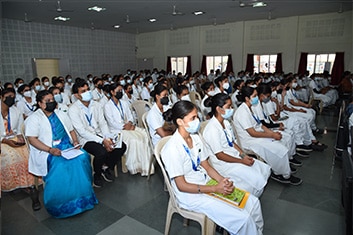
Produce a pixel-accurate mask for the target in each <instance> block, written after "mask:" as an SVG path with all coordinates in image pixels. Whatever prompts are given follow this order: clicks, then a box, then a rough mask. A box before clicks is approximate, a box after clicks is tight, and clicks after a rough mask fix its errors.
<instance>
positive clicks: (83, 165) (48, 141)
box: [26, 90, 98, 218]
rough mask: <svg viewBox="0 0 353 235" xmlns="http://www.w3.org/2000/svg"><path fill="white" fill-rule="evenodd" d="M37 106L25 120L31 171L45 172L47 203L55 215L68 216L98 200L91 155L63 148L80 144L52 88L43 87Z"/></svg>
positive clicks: (42, 174) (90, 207)
mask: <svg viewBox="0 0 353 235" xmlns="http://www.w3.org/2000/svg"><path fill="white" fill-rule="evenodd" d="M36 101H37V103H38V107H39V108H38V109H37V110H36V111H35V112H34V113H33V114H32V115H31V116H30V117H28V119H27V120H26V136H27V138H28V141H29V143H30V160H29V164H28V167H29V172H31V173H33V174H34V175H38V176H43V180H44V182H45V187H44V199H43V200H44V206H45V208H46V209H47V211H48V213H49V214H51V215H52V216H54V217H56V218H66V217H70V216H73V215H76V214H79V213H82V212H84V211H86V210H90V209H93V207H94V205H95V204H97V203H98V201H97V199H96V196H95V194H94V191H93V189H92V169H91V164H90V162H91V161H90V156H89V155H88V154H87V153H86V152H85V151H82V154H80V155H78V156H77V157H75V158H72V159H70V160H68V159H66V158H64V157H63V156H62V151H63V150H65V149H68V148H72V147H73V146H76V145H78V139H77V136H76V133H75V131H74V129H73V127H72V125H71V122H70V119H69V118H68V116H67V115H66V114H64V113H63V112H61V111H59V110H57V109H56V106H57V104H56V102H55V100H54V97H53V95H52V94H51V93H50V92H49V91H46V90H44V91H40V92H38V94H37V97H36Z"/></svg>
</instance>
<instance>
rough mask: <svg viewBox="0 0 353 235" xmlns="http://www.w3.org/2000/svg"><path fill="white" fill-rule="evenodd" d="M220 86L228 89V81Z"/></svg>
mask: <svg viewBox="0 0 353 235" xmlns="http://www.w3.org/2000/svg"><path fill="white" fill-rule="evenodd" d="M222 87H223V89H224V90H228V88H229V83H228V82H226V83H223V85H222Z"/></svg>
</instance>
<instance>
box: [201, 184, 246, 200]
mask: <svg viewBox="0 0 353 235" xmlns="http://www.w3.org/2000/svg"><path fill="white" fill-rule="evenodd" d="M217 184H218V182H217V181H216V180H214V179H211V180H210V181H208V182H207V184H206V185H217ZM246 193H247V192H246V191H244V190H241V189H238V188H234V190H233V192H232V193H231V194H228V195H223V194H221V193H210V194H211V195H212V196H215V197H217V198H220V199H222V200H224V201H226V202H228V203H231V204H234V205H236V206H239V205H240V203H241V202H242V201H243V199H244V198H245V195H246Z"/></svg>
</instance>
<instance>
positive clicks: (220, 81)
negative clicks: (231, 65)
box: [214, 76, 230, 94]
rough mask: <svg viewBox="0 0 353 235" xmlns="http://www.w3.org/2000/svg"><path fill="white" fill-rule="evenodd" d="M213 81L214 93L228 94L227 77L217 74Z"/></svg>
mask: <svg viewBox="0 0 353 235" xmlns="http://www.w3.org/2000/svg"><path fill="white" fill-rule="evenodd" d="M214 83H215V84H216V88H215V94H218V93H224V94H228V93H227V90H228V88H229V86H230V84H229V81H228V77H225V76H219V77H218V78H216V80H215V81H214Z"/></svg>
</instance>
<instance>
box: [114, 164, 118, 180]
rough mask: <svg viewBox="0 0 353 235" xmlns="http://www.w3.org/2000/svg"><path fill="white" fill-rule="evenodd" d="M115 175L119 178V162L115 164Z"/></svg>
mask: <svg viewBox="0 0 353 235" xmlns="http://www.w3.org/2000/svg"><path fill="white" fill-rule="evenodd" d="M114 176H115V178H118V164H115V166H114Z"/></svg>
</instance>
